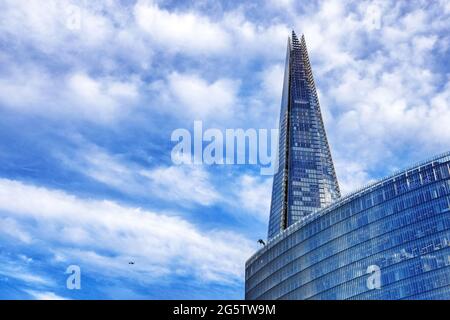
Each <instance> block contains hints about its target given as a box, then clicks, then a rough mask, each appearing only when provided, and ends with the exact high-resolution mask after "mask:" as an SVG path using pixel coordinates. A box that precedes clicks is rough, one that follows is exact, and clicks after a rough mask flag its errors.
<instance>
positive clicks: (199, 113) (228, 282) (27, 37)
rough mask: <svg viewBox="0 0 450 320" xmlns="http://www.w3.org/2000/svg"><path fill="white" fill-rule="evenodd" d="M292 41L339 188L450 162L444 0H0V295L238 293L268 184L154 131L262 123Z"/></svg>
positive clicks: (263, 227) (276, 101) (448, 17)
mask: <svg viewBox="0 0 450 320" xmlns="http://www.w3.org/2000/svg"><path fill="white" fill-rule="evenodd" d="M292 29H294V30H295V31H296V32H297V34H304V35H305V38H306V43H307V47H308V51H309V56H310V60H311V65H312V69H313V74H314V78H315V82H316V86H317V90H318V95H319V100H320V104H321V108H322V113H323V117H324V122H325V127H326V130H327V135H328V140H329V143H330V147H331V152H332V156H333V160H334V162H335V166H336V173H337V177H338V180H339V183H340V186H341V190H342V192H343V193H344V194H345V193H349V192H352V191H353V190H356V189H358V188H360V187H361V186H363V185H365V184H367V183H370V182H373V181H376V180H378V179H380V178H382V177H384V176H386V175H389V174H391V173H393V172H395V171H396V170H399V169H402V168H405V167H408V166H410V165H412V164H414V163H415V162H418V161H422V160H426V159H427V158H429V157H432V156H434V155H437V154H440V153H443V152H446V151H449V150H450V105H449V101H450V66H449V63H448V61H449V55H450V51H449V50H450V32H449V31H450V30H449V29H450V3H449V2H448V1H444V0H441V1H413V0H412V1H360V0H358V1H333V0H328V1H289V0H282V1H280V0H271V1H264V2H259V1H258V2H256V1H255V2H240V1H214V0H212V1H140V0H139V1H131V0H106V1H96V2H94V1H82V0H77V1H75V0H74V1H69V0H54V1H53V0H45V1H42V0H0V299H242V298H243V297H244V264H245V261H246V259H247V258H249V257H250V256H251V254H252V253H253V252H255V251H256V250H257V249H258V248H259V245H258V243H257V241H256V240H257V239H259V238H265V237H266V233H267V223H268V216H269V206H270V193H271V184H272V177H271V176H264V175H261V174H260V168H259V166H258V165H254V164H253V165H252V164H247V165H206V164H203V165H202V164H196V165H195V164H191V165H190V164H181V165H177V164H175V163H174V162H173V161H172V158H171V151H172V149H173V147H174V144H175V143H174V142H173V141H171V134H172V132H173V131H174V130H176V129H179V128H184V129H187V130H189V131H192V130H193V124H194V121H196V120H199V121H202V124H203V127H204V128H217V129H219V130H225V129H226V128H244V129H248V128H265V129H272V128H277V126H278V115H279V108H280V101H281V88H282V79H283V70H284V59H285V55H286V43H287V37H288V35H289V34H290V32H291V30H292ZM129 262H134V264H129ZM71 265H76V266H79V267H80V270H81V277H80V279H81V288H80V289H79V290H78V289H72V290H71V289H69V288H68V287H67V278H68V276H69V274H67V273H66V270H67V268H68V267H69V266H71Z"/></svg>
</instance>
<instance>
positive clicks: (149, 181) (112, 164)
mask: <svg viewBox="0 0 450 320" xmlns="http://www.w3.org/2000/svg"><path fill="white" fill-rule="evenodd" d="M55 156H56V157H57V158H58V159H60V160H62V161H63V162H64V164H65V165H67V166H68V168H70V169H73V170H76V171H78V172H80V173H81V174H84V175H86V176H88V177H90V178H92V179H94V180H96V181H98V182H101V183H103V184H105V185H107V186H109V187H111V188H114V189H117V190H120V191H121V192H124V193H126V194H130V195H133V196H140V197H154V196H156V197H159V198H162V199H166V200H168V201H169V202H173V201H176V202H177V204H179V205H181V206H187V207H189V206H191V205H192V204H198V205H202V206H209V205H212V204H215V203H217V202H219V201H221V196H220V194H219V193H218V192H217V190H216V188H215V186H214V185H213V184H212V183H211V181H210V180H211V179H210V175H209V173H208V171H207V170H206V169H205V167H204V166H200V165H180V166H177V165H173V166H158V167H154V168H151V169H148V168H146V167H143V166H140V165H137V164H133V163H132V162H129V161H126V160H125V159H122V158H121V157H119V156H114V155H112V154H109V153H108V152H107V151H106V150H104V149H101V148H99V147H97V146H94V145H85V146H84V147H81V148H80V149H77V150H76V151H74V153H73V154H72V153H69V154H63V153H56V154H55Z"/></svg>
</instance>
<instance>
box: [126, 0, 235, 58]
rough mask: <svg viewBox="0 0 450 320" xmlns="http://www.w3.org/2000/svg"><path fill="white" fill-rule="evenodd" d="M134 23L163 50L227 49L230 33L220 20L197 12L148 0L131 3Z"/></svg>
mask: <svg viewBox="0 0 450 320" xmlns="http://www.w3.org/2000/svg"><path fill="white" fill-rule="evenodd" d="M134 14H135V18H136V22H137V25H138V26H139V27H141V28H142V29H143V30H144V31H145V32H146V33H147V34H148V35H149V36H150V37H151V39H152V41H154V42H156V43H157V45H159V46H161V47H164V48H165V49H166V50H169V51H172V52H176V51H183V52H185V53H193V54H200V55H203V54H205V53H219V54H220V53H222V52H223V51H224V50H228V49H229V47H230V45H231V43H230V37H229V35H228V33H227V32H226V31H224V30H223V28H222V27H221V26H220V24H217V23H214V22H212V21H210V20H209V19H208V18H207V17H204V16H202V15H199V14H198V13H196V12H182V13H178V12H170V11H167V10H164V9H161V8H159V7H158V6H157V5H156V4H153V3H151V2H149V1H140V2H138V3H137V4H136V6H135V7H134Z"/></svg>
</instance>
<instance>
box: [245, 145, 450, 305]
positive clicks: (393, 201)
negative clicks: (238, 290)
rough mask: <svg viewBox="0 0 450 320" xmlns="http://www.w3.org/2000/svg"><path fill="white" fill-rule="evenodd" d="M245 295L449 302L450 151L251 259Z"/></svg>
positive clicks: (327, 211)
mask: <svg viewBox="0 0 450 320" xmlns="http://www.w3.org/2000/svg"><path fill="white" fill-rule="evenodd" d="M374 268H375V269H376V270H377V271H376V272H373V270H375V269H374ZM375 276H376V277H378V279H379V286H375V287H374V286H371V285H370V283H371V282H370V281H371V280H372V279H373V278H374V277H375ZM245 291H246V292H245V295H246V299H449V298H450V153H447V154H445V155H442V156H440V157H436V158H434V159H432V160H431V161H428V162H425V163H422V164H420V165H417V166H415V167H413V168H411V169H408V170H405V171H403V172H400V173H397V174H395V175H393V176H391V177H389V178H386V179H384V180H381V181H379V182H377V183H375V184H372V185H370V186H368V187H365V188H364V189H362V190H360V191H358V192H355V193H353V194H350V195H348V196H346V197H345V198H342V199H340V200H338V201H336V202H334V203H333V204H332V205H330V206H328V207H326V208H324V209H321V210H319V211H317V212H315V213H312V214H310V215H308V216H304V217H302V218H301V219H300V220H299V221H298V222H296V223H294V224H293V225H291V226H290V227H288V228H287V229H286V230H284V231H282V232H280V233H278V234H277V235H276V236H275V237H273V238H272V239H270V240H269V242H268V243H267V245H266V246H265V247H263V248H262V249H261V250H260V251H258V252H257V253H256V254H255V255H254V256H253V257H251V258H250V259H249V260H248V261H247V263H246V283H245Z"/></svg>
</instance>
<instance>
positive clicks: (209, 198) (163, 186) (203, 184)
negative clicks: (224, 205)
mask: <svg viewBox="0 0 450 320" xmlns="http://www.w3.org/2000/svg"><path fill="white" fill-rule="evenodd" d="M140 173H141V174H142V175H143V176H145V177H148V178H150V180H151V181H152V190H153V192H154V193H155V194H157V195H158V196H159V197H163V198H166V199H172V200H176V201H177V202H178V203H179V204H183V203H185V204H187V205H189V204H190V203H192V202H194V203H198V204H201V205H204V206H208V205H211V204H214V203H216V202H218V201H220V199H221V196H220V195H219V193H218V192H217V191H216V190H215V187H214V186H213V185H212V184H211V183H210V181H209V180H210V178H209V174H208V173H207V171H205V169H204V168H202V167H201V166H198V165H189V166H171V167H159V168H156V169H153V170H143V171H141V172H140Z"/></svg>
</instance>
